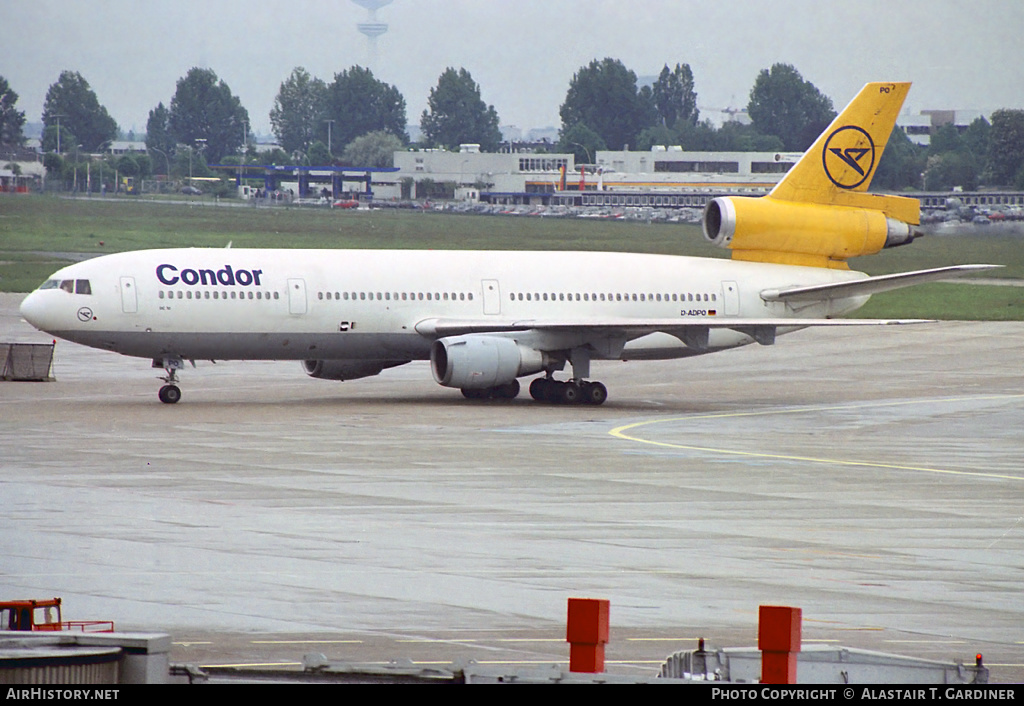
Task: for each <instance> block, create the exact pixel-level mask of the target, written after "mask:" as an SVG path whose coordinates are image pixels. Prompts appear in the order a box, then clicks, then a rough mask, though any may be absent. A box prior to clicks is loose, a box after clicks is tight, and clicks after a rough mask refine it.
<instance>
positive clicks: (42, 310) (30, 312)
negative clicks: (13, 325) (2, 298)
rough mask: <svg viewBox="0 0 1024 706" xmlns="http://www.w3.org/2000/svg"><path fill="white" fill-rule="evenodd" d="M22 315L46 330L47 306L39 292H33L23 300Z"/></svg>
mask: <svg viewBox="0 0 1024 706" xmlns="http://www.w3.org/2000/svg"><path fill="white" fill-rule="evenodd" d="M20 310H21V315H22V316H23V317H24V319H25V321H27V322H29V323H30V324H32V325H33V326H35V327H36V328H37V329H39V330H41V331H45V330H46V323H47V322H46V318H47V317H46V307H45V303H44V302H43V297H41V296H39V292H32V293H31V294H29V295H28V296H27V297H25V299H24V301H22V302H21V309H20Z"/></svg>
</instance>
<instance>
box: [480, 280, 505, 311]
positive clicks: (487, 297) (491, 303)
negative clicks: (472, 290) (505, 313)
mask: <svg viewBox="0 0 1024 706" xmlns="http://www.w3.org/2000/svg"><path fill="white" fill-rule="evenodd" d="M480 285H481V287H482V288H483V290H484V313H485V314H500V313H501V288H500V287H499V286H498V280H496V279H485V280H481V281H480Z"/></svg>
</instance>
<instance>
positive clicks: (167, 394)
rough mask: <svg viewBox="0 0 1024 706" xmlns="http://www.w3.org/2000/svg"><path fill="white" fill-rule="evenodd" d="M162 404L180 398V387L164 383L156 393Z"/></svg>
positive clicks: (171, 402) (170, 402)
mask: <svg viewBox="0 0 1024 706" xmlns="http://www.w3.org/2000/svg"><path fill="white" fill-rule="evenodd" d="M158 397H159V398H160V401H161V402H163V403H164V404H175V403H176V402H177V401H178V400H180V399H181V389H180V388H179V387H178V386H177V385H164V386H163V387H161V388H160V393H159V394H158Z"/></svg>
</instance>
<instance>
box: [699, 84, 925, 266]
mask: <svg viewBox="0 0 1024 706" xmlns="http://www.w3.org/2000/svg"><path fill="white" fill-rule="evenodd" d="M909 90H910V84H909V83H869V84H867V85H866V86H864V88H863V89H862V90H861V92H860V93H858V94H857V97H856V98H854V99H853V100H852V101H850V104H849V105H848V106H846V108H844V109H843V112H842V113H840V114H839V117H837V118H836V119H835V120H833V121H832V124H831V125H829V126H828V128H827V129H826V130H825V132H823V133H822V134H821V136H820V137H818V139H817V140H816V141H815V143H814V144H813V145H812V146H811V148H810V149H808V150H807V151H806V152H805V153H804V156H803V157H801V158H800V161H799V162H797V163H796V166H794V167H793V168H792V169H790V170H789V173H787V174H786V176H785V177H784V178H783V179H782V181H780V182H779V183H778V185H777V186H776V187H775V188H774V189H772V191H771V193H770V194H768V195H767V196H763V197H761V198H749V197H742V196H720V197H718V198H716V199H713V200H712V201H711V202H710V203H708V206H707V208H705V210H704V235H705V237H706V238H707V239H708V240H709V241H711V242H713V243H715V244H716V245H720V246H722V247H727V248H730V249H731V250H732V257H733V259H734V260H748V261H754V262H773V263H778V264H787V265H804V266H810V267H830V268H839V269H847V268H848V265H847V264H846V260H847V259H849V258H851V257H858V256H861V255H870V254H872V253H876V252H878V251H879V250H881V249H882V248H883V247H892V246H894V245H901V244H904V243H908V242H910V241H912V240H913V236H914V234H913V233H912V232H911V229H910V226H911V225H917V224H919V223H920V221H921V206H920V202H919V201H918V200H917V199H911V198H905V197H901V196H884V195H881V194H869V193H867V188H868V186H870V185H871V179H872V177H874V175H875V172H876V171H877V169H878V162H879V160H881V158H882V152H883V151H884V150H885V146H886V143H888V141H889V135H890V134H891V133H892V130H893V126H895V124H896V116H897V115H898V114H899V111H900V108H901V107H902V106H903V100H904V99H905V98H906V96H907V92H908V91H909Z"/></svg>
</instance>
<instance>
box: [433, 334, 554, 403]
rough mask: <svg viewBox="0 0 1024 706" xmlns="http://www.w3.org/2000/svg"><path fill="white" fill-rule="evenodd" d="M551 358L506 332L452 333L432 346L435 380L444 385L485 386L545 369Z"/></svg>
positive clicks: (489, 386)
mask: <svg viewBox="0 0 1024 706" xmlns="http://www.w3.org/2000/svg"><path fill="white" fill-rule="evenodd" d="M549 363H550V360H549V358H548V356H547V355H546V354H544V353H542V352H541V351H538V350H535V349H533V348H528V347H526V346H522V345H520V344H519V343H517V342H516V341H514V340H513V339H511V338H505V337H503V336H483V335H470V336H450V337H448V338H439V339H438V340H436V341H434V343H433V344H432V345H431V347H430V369H431V370H432V371H433V373H434V380H436V381H437V383H438V384H439V385H444V386H445V387H458V388H461V389H463V390H483V389H489V388H495V387H498V386H500V385H505V384H507V383H510V382H512V381H513V380H515V379H516V378H518V377H519V376H521V375H530V374H532V373H539V372H541V371H542V370H544V369H545V368H546V367H547V366H548V364H549Z"/></svg>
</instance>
